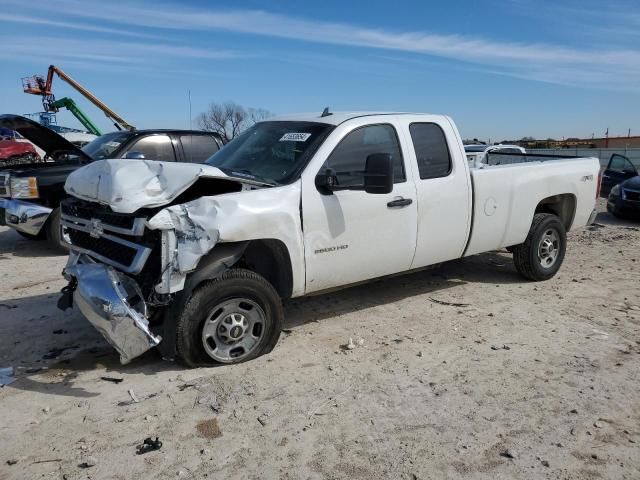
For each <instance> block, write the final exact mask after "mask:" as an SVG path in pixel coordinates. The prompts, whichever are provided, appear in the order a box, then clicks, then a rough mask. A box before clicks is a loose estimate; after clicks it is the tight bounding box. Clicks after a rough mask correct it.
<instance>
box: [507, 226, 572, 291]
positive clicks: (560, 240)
mask: <svg viewBox="0 0 640 480" xmlns="http://www.w3.org/2000/svg"><path fill="white" fill-rule="evenodd" d="M550 232H553V235H548V234H549V233H550ZM554 235H555V238H557V242H556V241H554V240H553V239H554ZM543 241H544V242H545V244H547V245H548V244H552V245H553V250H554V251H555V259H554V260H553V262H552V263H551V264H548V265H545V264H546V263H548V261H549V256H547V257H544V255H546V254H547V250H548V249H545V253H544V254H543V258H541V255H540V252H541V247H542V243H543ZM566 248H567V232H566V230H565V228H564V225H563V224H562V222H561V221H560V219H559V218H558V217H557V216H556V215H553V214H550V213H536V214H535V215H534V216H533V222H531V228H530V229H529V234H528V235H527V238H526V240H525V241H524V243H522V244H520V245H516V246H515V247H514V248H513V263H514V264H515V266H516V270H517V271H518V273H519V274H520V275H522V276H523V277H525V278H527V279H529V280H534V281H542V280H548V279H550V278H551V277H553V276H554V275H555V274H556V273H557V272H558V270H559V269H560V266H561V265H562V261H563V260H564V255H565V252H566Z"/></svg>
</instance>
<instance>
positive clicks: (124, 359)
mask: <svg viewBox="0 0 640 480" xmlns="http://www.w3.org/2000/svg"><path fill="white" fill-rule="evenodd" d="M81 262H82V256H80V255H78V254H73V253H72V254H71V257H70V261H69V264H68V265H67V267H66V268H65V271H64V273H65V276H66V277H67V278H68V279H69V280H70V286H71V288H70V289H69V290H68V291H67V293H66V294H70V292H71V291H73V301H74V303H75V304H76V305H77V306H78V308H79V309H80V311H81V312H82V314H83V315H84V316H85V317H86V318H87V320H89V322H90V323H91V324H92V325H93V326H94V327H95V328H96V329H97V330H98V331H99V332H100V333H102V335H103V336H104V338H105V339H106V340H107V341H108V342H109V343H110V344H111V345H112V346H113V347H114V348H115V349H116V350H117V351H118V353H119V354H120V362H121V363H122V364H126V363H129V362H130V361H131V360H133V359H134V358H136V357H138V356H140V355H142V354H143V353H144V352H146V351H147V350H149V349H151V348H152V347H155V346H156V345H158V344H159V343H160V341H161V340H162V338H161V337H159V336H157V335H154V334H153V333H152V332H151V331H150V330H149V322H148V320H147V307H146V304H145V302H144V299H143V297H142V292H141V291H140V287H139V286H138V284H137V283H136V282H135V281H134V280H133V279H132V278H130V277H128V276H126V275H124V274H122V273H120V272H118V271H117V270H115V269H114V268H112V267H109V266H107V265H103V264H100V263H81ZM62 303H64V302H62Z"/></svg>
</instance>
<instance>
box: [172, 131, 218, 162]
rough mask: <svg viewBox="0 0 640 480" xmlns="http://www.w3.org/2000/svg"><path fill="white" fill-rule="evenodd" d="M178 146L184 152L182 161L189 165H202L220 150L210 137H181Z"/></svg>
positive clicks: (189, 135) (190, 135)
mask: <svg viewBox="0 0 640 480" xmlns="http://www.w3.org/2000/svg"><path fill="white" fill-rule="evenodd" d="M180 145H181V146H182V151H183V152H184V161H185V162H189V163H202V162H204V161H205V160H207V159H208V158H209V157H210V156H211V155H213V154H214V153H216V152H217V151H218V150H220V147H219V146H218V143H217V142H216V140H215V138H213V137H212V136H211V135H197V134H194V135H192V134H187V135H181V136H180Z"/></svg>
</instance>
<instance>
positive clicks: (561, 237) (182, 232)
mask: <svg viewBox="0 0 640 480" xmlns="http://www.w3.org/2000/svg"><path fill="white" fill-rule="evenodd" d="M599 170H600V164H599V162H598V159H596V158H571V159H564V160H563V159H555V161H553V162H546V163H544V164H543V163H542V162H540V161H536V162H530V163H521V164H516V165H500V166H486V167H484V168H482V169H474V168H471V169H470V168H469V165H468V162H467V161H466V156H465V151H464V146H463V144H462V140H461V138H460V135H459V134H458V130H457V128H456V126H455V124H454V123H453V121H452V120H451V119H450V118H449V117H447V116H443V115H428V114H405V113H397V114H388V113H334V114H329V113H327V112H326V111H325V112H323V114H322V115H318V114H305V115H291V116H286V117H282V118H275V119H270V120H267V121H264V122H260V123H258V124H256V125H254V126H253V127H251V128H250V129H249V130H247V131H246V132H244V133H243V134H242V135H240V136H239V137H237V138H235V139H234V140H233V141H231V142H230V143H229V144H228V145H226V146H225V147H224V148H222V149H221V150H220V151H219V152H218V153H216V154H215V155H213V156H212V157H211V158H210V159H209V160H208V161H207V162H206V164H204V165H197V164H188V163H177V162H158V161H148V160H140V161H136V162H132V161H130V160H117V159H112V160H101V161H96V162H92V163H90V164H89V165H87V166H85V167H83V168H81V169H79V170H76V171H75V172H73V173H72V174H71V175H70V176H69V177H68V179H67V182H66V186H65V190H66V191H67V193H68V194H69V195H71V196H72V197H73V198H69V199H67V200H65V201H63V202H62V224H63V238H65V239H66V241H67V242H68V247H69V249H70V251H71V254H70V256H69V260H68V263H67V266H66V268H65V275H66V277H67V278H68V280H69V285H68V287H66V288H65V290H64V294H63V296H62V298H61V299H60V302H59V306H60V307H61V308H68V307H69V306H71V304H72V303H75V304H76V305H77V306H78V307H79V309H80V310H81V312H82V313H83V314H84V315H85V317H86V318H87V319H88V320H89V321H90V322H91V323H92V324H93V325H94V326H95V327H97V329H98V330H99V331H100V332H102V334H103V335H104V336H105V337H106V338H107V339H108V340H109V342H110V343H111V344H112V345H113V346H114V347H115V348H116V349H117V350H118V352H119V353H120V357H121V361H122V362H123V363H126V362H129V361H130V360H131V359H133V358H135V357H136V356H138V355H140V354H142V353H143V352H144V351H146V350H148V349H150V348H152V347H154V346H158V347H159V348H160V350H161V351H162V353H163V355H164V356H165V357H168V358H178V359H180V360H182V362H183V363H186V364H187V365H189V366H197V365H211V364H214V363H237V362H241V361H245V360H249V359H252V358H255V357H257V356H259V355H262V354H265V353H267V352H269V351H271V350H272V349H273V348H274V346H275V344H276V342H277V340H278V337H279V335H280V330H281V328H282V325H283V316H284V313H283V308H282V300H283V299H287V298H291V297H300V296H303V295H308V294H311V293H317V292H320V291H325V290H329V289H334V288H336V287H344V286H347V285H351V284H354V283H357V282H362V281H364V280H370V279H374V278H378V277H382V276H386V275H392V274H397V273H399V272H404V271H408V270H413V269H416V268H423V267H426V266H428V265H432V264H436V263H440V262H444V261H447V260H452V259H456V258H461V257H466V256H469V255H475V254H477V253H481V252H487V251H490V250H496V249H500V248H505V247H508V248H509V249H510V250H511V251H512V252H513V258H514V263H515V266H516V269H517V270H518V272H520V274H521V275H522V276H523V277H524V278H526V279H529V280H536V281H539V280H547V279H550V278H551V277H553V276H554V275H555V273H556V272H557V271H558V269H559V268H560V265H561V264H562V261H563V259H564V255H565V248H566V238H567V237H566V232H567V231H568V230H571V229H574V228H579V227H584V226H585V225H587V224H589V223H590V222H592V220H593V218H594V216H595V210H594V206H595V201H596V193H597V185H598V172H599ZM389 321H390V322H398V321H399V320H398V319H397V318H390V319H389ZM399 328H400V326H399Z"/></svg>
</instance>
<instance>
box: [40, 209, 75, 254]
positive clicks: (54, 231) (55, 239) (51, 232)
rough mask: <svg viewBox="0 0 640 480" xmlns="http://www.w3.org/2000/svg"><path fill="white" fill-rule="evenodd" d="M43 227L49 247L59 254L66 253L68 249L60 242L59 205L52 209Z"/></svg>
mask: <svg viewBox="0 0 640 480" xmlns="http://www.w3.org/2000/svg"><path fill="white" fill-rule="evenodd" d="M44 228H45V229H46V237H47V241H48V242H49V246H50V247H51V249H52V250H53V251H54V252H56V253H58V254H60V255H67V254H68V253H69V249H68V248H67V247H65V246H64V244H63V243H62V233H61V231H60V207H58V208H54V209H53V211H52V212H51V214H50V215H49V219H48V220H47V223H46V225H45V227H44Z"/></svg>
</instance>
